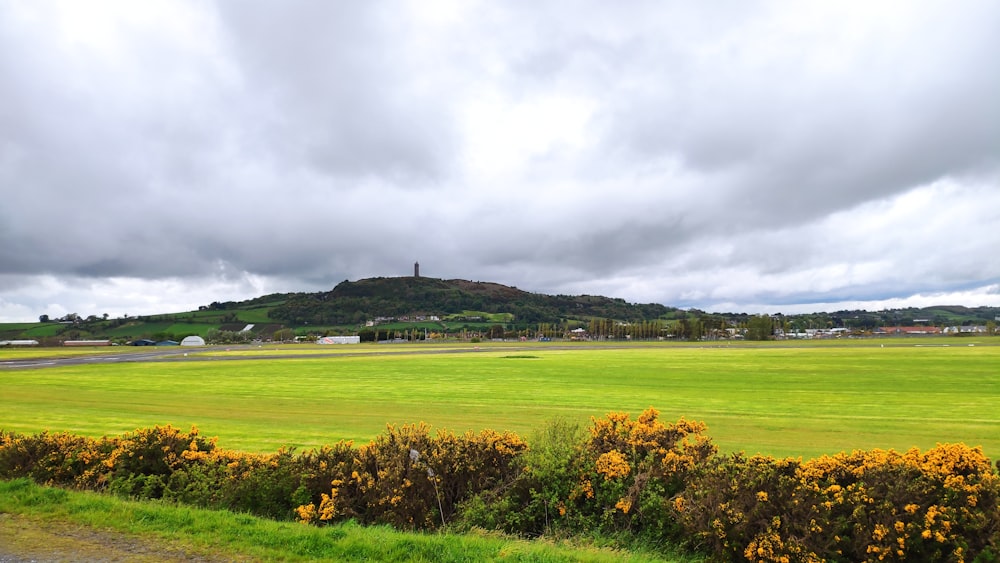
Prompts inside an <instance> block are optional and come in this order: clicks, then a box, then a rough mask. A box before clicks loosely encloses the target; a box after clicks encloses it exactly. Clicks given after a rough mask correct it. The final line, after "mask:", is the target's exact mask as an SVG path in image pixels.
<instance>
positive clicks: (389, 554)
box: [0, 479, 680, 562]
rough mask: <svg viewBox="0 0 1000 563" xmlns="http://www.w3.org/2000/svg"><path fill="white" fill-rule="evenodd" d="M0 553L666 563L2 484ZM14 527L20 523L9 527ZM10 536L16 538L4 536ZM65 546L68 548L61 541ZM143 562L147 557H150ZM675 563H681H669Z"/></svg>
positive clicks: (543, 544)
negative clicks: (321, 524) (316, 524)
mask: <svg viewBox="0 0 1000 563" xmlns="http://www.w3.org/2000/svg"><path fill="white" fill-rule="evenodd" d="M0 514H2V515H4V516H5V518H4V519H0V553H3V550H6V551H8V552H10V553H12V554H14V555H20V556H28V557H31V558H39V559H41V560H65V559H67V558H69V559H71V560H88V559H91V558H93V559H94V560H105V559H106V558H108V557H109V555H116V554H119V553H120V554H122V555H127V556H128V560H149V561H155V560H181V559H189V558H191V557H194V558H201V559H205V558H208V559H215V560H226V561H233V560H239V561H496V560H504V561H540V562H545V561H552V562H556V561H594V562H602V561H635V562H642V561H670V560H668V559H662V558H659V557H658V556H655V555H651V554H644V553H632V552H625V551H615V550H612V549H606V548H603V549H602V548H597V547H592V548H589V547H583V546H572V545H567V544H557V543H553V542H547V541H531V542H528V541H523V540H517V539H513V538H506V537H499V536H494V535H457V534H446V533H443V534H416V533H403V532H398V531H394V530H391V529H389V528H385V527H361V526H358V525H356V524H353V523H351V522H348V523H344V524H339V525H336V526H330V527H325V528H318V527H312V526H303V525H301V524H297V523H291V522H274V521H270V520H265V519H261V518H254V517H252V516H248V515H245V514H234V513H231V512H225V511H211V510H203V509H197V508H191V507H186V506H178V505H174V504H169V503H163V502H155V501H143V502H136V501H127V500H122V499H118V498H114V497H111V496H108V495H100V494H96V493H90V492H71V491H66V490H62V489H55V488H48V487H41V486H38V485H36V484H34V483H31V482H29V481H28V480H26V479H17V480H14V481H6V482H4V481H0ZM14 518H16V519H14ZM11 529H14V531H15V532H16V533H10V534H8V533H6V531H10V530H11ZM67 538H68V539H67ZM143 554H151V555H150V556H149V557H144V556H142V555H143ZM673 561H680V559H673Z"/></svg>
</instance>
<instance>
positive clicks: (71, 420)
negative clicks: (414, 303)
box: [0, 339, 1000, 460]
mask: <svg viewBox="0 0 1000 563" xmlns="http://www.w3.org/2000/svg"><path fill="white" fill-rule="evenodd" d="M913 342H915V341H909V342H902V343H900V342H895V343H891V344H887V345H885V347H881V346H880V345H879V344H876V345H871V344H868V345H865V346H834V345H825V346H803V345H798V346H787V347H784V346H782V347H778V346H773V347H751V346H738V347H737V346H734V347H707V346H706V347H691V346H688V347H681V346H635V347H630V348H626V349H600V348H598V349H583V348H581V349H567V350H563V349H555V348H549V347H544V346H538V347H532V348H528V349H519V350H512V349H505V348H504V347H496V348H493V347H491V346H488V345H486V344H484V345H482V348H481V349H480V350H479V351H475V352H473V351H471V350H470V349H469V348H471V347H470V346H468V345H466V346H465V349H464V350H463V351H464V352H465V353H441V354H387V355H379V354H373V353H371V354H359V355H353V354H349V353H348V352H360V351H364V352H381V351H383V350H390V348H386V347H384V346H382V347H380V346H376V345H362V346H358V347H343V348H340V347H337V349H336V350H334V351H331V352H330V355H329V356H327V357H323V358H318V359H317V358H305V357H302V358H290V359H280V360H279V359H263V358H262V359H257V358H253V357H250V358H246V359H240V360H237V361H224V360H223V358H224V356H215V357H214V358H215V359H213V356H205V357H204V358H202V359H198V356H194V355H192V357H191V358H188V359H187V360H185V361H182V362H169V363H168V362H160V363H157V362H150V363H133V364H109V365H84V366H74V367H53V368H46V369H37V370H4V371H0V400H2V403H3V411H2V414H0V428H3V429H5V430H9V431H10V430H12V431H18V432H36V431H40V430H44V429H49V430H52V431H63V430H65V431H72V432H78V433H83V434H88V435H101V434H117V433H121V432H124V431H129V430H133V429H135V428H137V427H142V426H151V425H154V424H167V423H170V424H173V425H175V426H180V427H184V428H186V427H188V426H190V425H197V426H198V427H199V428H200V429H201V431H202V432H203V433H204V434H207V435H214V436H219V439H220V445H221V446H222V447H225V448H232V449H244V450H253V451H273V450H274V449H276V448H277V447H278V446H280V445H293V446H298V447H311V446H318V445H321V444H325V443H333V442H335V441H337V440H339V439H355V440H367V439H370V438H371V437H373V436H374V435H376V434H378V433H379V432H381V431H382V430H383V429H384V427H385V424H386V423H406V422H418V421H425V422H427V423H429V424H432V425H433V426H434V427H436V428H447V429H450V430H454V431H464V430H468V429H473V430H478V429H482V428H494V429H497V430H514V431H517V432H520V433H523V434H528V433H529V432H530V431H531V430H533V429H536V428H538V427H540V426H542V425H543V424H545V422H546V421H547V420H551V419H553V418H559V417H561V418H567V419H570V420H576V421H580V422H581V423H586V422H588V420H589V417H590V416H601V415H603V414H605V413H607V412H609V411H627V412H631V413H632V414H638V413H639V412H640V411H641V410H643V409H645V408H647V407H650V406H652V407H655V408H657V409H658V410H660V412H661V415H662V418H664V419H665V420H673V419H677V418H679V417H682V416H683V417H686V418H689V419H697V420H702V421H705V422H706V423H707V424H708V433H709V434H710V435H711V436H712V437H713V438H714V440H715V442H716V443H717V444H718V445H719V446H720V447H721V448H722V449H723V450H725V451H735V450H745V451H747V452H749V453H755V452H761V453H765V454H770V455H776V456H785V455H791V456H803V457H807V458H808V457H815V456H817V455H819V454H823V453H834V452H838V451H843V450H852V449H870V448H895V449H907V448H909V447H913V446H917V447H920V448H921V449H926V448H929V447H932V446H934V445H935V444H936V443H938V442H965V443H966V444H969V445H982V446H983V448H984V450H985V452H986V454H987V455H989V456H990V457H991V458H992V459H994V460H996V459H998V457H1000V409H998V408H997V406H996V405H997V404H1000V346H994V345H988V346H984V345H982V344H983V343H984V342H981V341H978V340H977V341H972V340H955V341H949V343H951V344H952V345H951V346H947V347H944V346H932V345H925V346H915V345H913ZM934 342H936V343H939V344H940V343H941V342H942V341H941V340H940V339H938V340H935V341H934ZM987 343H988V342H987ZM970 344H974V345H970ZM310 349H311V348H310ZM398 349H406V348H391V350H393V351H395V350H398ZM409 349H412V350H415V351H423V350H428V351H429V350H430V348H429V347H423V346H421V345H414V346H412V347H411V348H409ZM299 350H307V349H302V348H300V349H299ZM265 352H266V350H263V349H262V350H258V351H256V352H235V351H234V352H231V353H229V354H230V355H237V354H251V353H256V354H262V353H265ZM272 353H273V352H272ZM4 354H6V352H5V353H4ZM222 354H225V353H224V352H223V353H222ZM0 359H3V356H2V355H0Z"/></svg>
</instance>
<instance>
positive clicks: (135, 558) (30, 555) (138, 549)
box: [0, 513, 253, 563]
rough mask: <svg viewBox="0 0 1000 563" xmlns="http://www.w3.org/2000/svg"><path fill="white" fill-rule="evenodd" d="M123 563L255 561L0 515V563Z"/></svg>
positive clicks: (59, 524)
mask: <svg viewBox="0 0 1000 563" xmlns="http://www.w3.org/2000/svg"><path fill="white" fill-rule="evenodd" d="M126 561H127V562H129V563H133V562H137V563H145V562H149V563H153V562H160V561H163V562H182V561H184V562H195V563H201V562H204V563H215V562H220V561H253V559H251V558H246V557H240V556H233V557H220V556H219V555H218V554H212V553H206V552H205V551H203V550H200V549H197V548H194V547H191V546H185V545H182V542H172V541H166V540H160V539H157V538H147V537H139V536H134V535H130V534H125V533H122V532H118V531H115V530H105V529H98V528H93V527H89V526H81V525H79V524H72V523H67V522H58V521H50V520H39V519H33V518H28V517H25V516H21V515H17V514H7V513H0V563H27V562H38V563H43V562H66V563H77V562H79V563H83V562H87V563H91V562H96V563H112V562H126Z"/></svg>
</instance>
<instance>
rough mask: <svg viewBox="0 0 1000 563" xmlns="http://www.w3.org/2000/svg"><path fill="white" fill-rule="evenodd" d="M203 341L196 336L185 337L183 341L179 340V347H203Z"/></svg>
mask: <svg viewBox="0 0 1000 563" xmlns="http://www.w3.org/2000/svg"><path fill="white" fill-rule="evenodd" d="M204 345H205V339H204V338H202V337H200V336H198V335H191V336H185V337H184V340H181V346H204Z"/></svg>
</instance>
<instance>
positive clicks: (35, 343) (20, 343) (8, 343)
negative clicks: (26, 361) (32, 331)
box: [0, 340, 38, 346]
mask: <svg viewBox="0 0 1000 563" xmlns="http://www.w3.org/2000/svg"><path fill="white" fill-rule="evenodd" d="M0 346H38V341H37V340H0Z"/></svg>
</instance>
